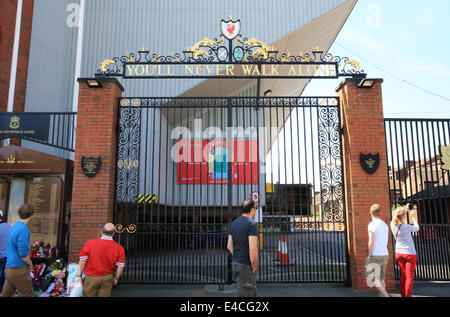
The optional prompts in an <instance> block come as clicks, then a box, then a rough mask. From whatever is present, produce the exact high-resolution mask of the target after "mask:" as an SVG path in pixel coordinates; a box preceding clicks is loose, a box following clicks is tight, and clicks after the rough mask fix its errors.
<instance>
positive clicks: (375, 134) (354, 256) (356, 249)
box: [338, 79, 395, 290]
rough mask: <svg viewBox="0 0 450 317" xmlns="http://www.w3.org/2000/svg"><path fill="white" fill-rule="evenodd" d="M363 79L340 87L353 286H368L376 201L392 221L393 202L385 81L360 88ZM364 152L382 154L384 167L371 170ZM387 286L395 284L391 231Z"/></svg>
mask: <svg viewBox="0 0 450 317" xmlns="http://www.w3.org/2000/svg"><path fill="white" fill-rule="evenodd" d="M358 83H359V80H353V79H348V80H346V81H345V82H344V83H343V84H342V85H341V86H340V87H339V88H338V93H339V97H340V99H341V107H342V110H341V117H342V124H343V149H344V153H343V156H344V173H345V185H346V188H345V197H346V209H347V226H348V227H347V231H348V246H349V256H350V277H351V283H352V287H353V288H355V289H361V290H367V289H368V286H367V283H366V279H365V274H364V264H365V260H366V257H367V254H368V232H367V226H368V224H369V222H370V221H371V216H370V213H369V209H370V206H371V205H373V204H379V205H381V218H382V219H383V220H384V221H385V222H386V224H387V225H389V222H390V219H391V218H390V205H389V188H388V181H387V174H386V173H387V172H386V166H387V156H386V141H385V130H384V117H383V102H382V92H381V83H382V80H378V81H377V82H376V84H375V86H374V87H373V88H370V89H367V88H359V87H358ZM360 153H364V154H368V153H372V154H377V153H379V154H380V167H379V168H378V170H377V171H376V173H375V174H373V175H369V174H367V173H366V172H365V171H364V170H363V169H362V167H361V164H360ZM389 239H390V241H389V244H388V248H389V252H390V258H389V264H388V267H387V271H386V286H387V288H388V289H390V290H392V289H394V288H395V279H394V267H393V260H392V245H391V235H389Z"/></svg>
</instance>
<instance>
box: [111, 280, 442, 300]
mask: <svg viewBox="0 0 450 317" xmlns="http://www.w3.org/2000/svg"><path fill="white" fill-rule="evenodd" d="M412 293H413V297H450V281H448V282H428V281H415V282H414V288H413V292H412ZM389 295H390V296H391V297H400V291H399V289H398V282H397V290H394V291H390V292H389ZM258 296H259V297H378V292H377V291H357V290H355V289H353V288H351V287H346V286H345V285H343V284H259V285H258ZM111 297H184V298H188V297H229V298H234V297H236V290H235V285H229V286H224V287H223V289H220V288H219V286H218V285H206V286H205V285H142V284H136V285H131V284H119V285H118V286H117V287H115V288H114V289H113V290H112V293H111Z"/></svg>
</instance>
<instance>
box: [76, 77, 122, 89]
mask: <svg viewBox="0 0 450 317" xmlns="http://www.w3.org/2000/svg"><path fill="white" fill-rule="evenodd" d="M92 79H96V80H98V81H99V82H100V83H102V82H114V83H116V85H117V86H118V87H119V88H120V90H122V92H124V91H125V88H123V86H122V84H121V83H120V81H118V80H117V78H110V77H99V76H96V77H80V78H78V79H77V81H78V82H79V83H86V84H87V82H88V80H92Z"/></svg>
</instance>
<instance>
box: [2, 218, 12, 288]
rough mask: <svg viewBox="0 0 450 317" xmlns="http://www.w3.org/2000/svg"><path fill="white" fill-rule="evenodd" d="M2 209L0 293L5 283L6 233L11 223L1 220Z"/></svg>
mask: <svg viewBox="0 0 450 317" xmlns="http://www.w3.org/2000/svg"><path fill="white" fill-rule="evenodd" d="M3 218H4V215H3V210H0V293H1V292H2V290H3V283H5V266H6V244H7V242H8V233H9V229H11V225H10V224H9V223H7V222H6V221H4V220H3Z"/></svg>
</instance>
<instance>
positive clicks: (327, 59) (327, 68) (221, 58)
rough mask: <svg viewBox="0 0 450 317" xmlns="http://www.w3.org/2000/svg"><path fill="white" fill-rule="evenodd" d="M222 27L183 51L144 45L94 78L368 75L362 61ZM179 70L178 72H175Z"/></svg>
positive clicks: (234, 25) (235, 25)
mask: <svg viewBox="0 0 450 317" xmlns="http://www.w3.org/2000/svg"><path fill="white" fill-rule="evenodd" d="M224 23H225V25H224ZM227 23H228V24H227ZM221 29H222V34H221V35H219V36H218V37H216V38H213V39H210V38H207V37H205V38H203V39H202V40H200V41H198V42H197V43H195V44H193V45H192V46H189V47H188V48H186V49H185V50H184V51H182V52H181V53H173V52H172V53H171V54H170V55H161V53H151V52H150V51H149V50H148V49H147V48H145V47H142V48H141V49H140V50H139V51H137V53H135V52H131V53H128V52H127V54H126V55H123V56H121V57H113V58H110V59H105V60H104V61H103V62H101V64H100V68H99V69H98V70H97V73H96V75H97V76H107V77H109V76H111V77H124V78H193V77H195V78H338V77H340V76H344V77H361V78H364V77H366V74H365V72H364V71H363V70H362V69H361V66H360V64H359V62H358V61H356V60H350V59H349V58H347V57H339V56H334V55H333V54H331V53H326V52H324V51H323V50H321V49H320V48H316V49H314V50H313V51H312V52H310V53H303V52H299V53H298V55H292V54H291V53H289V52H280V51H279V50H277V49H276V48H275V47H272V46H269V45H267V44H266V43H265V42H263V41H261V40H259V39H257V38H254V37H252V38H247V37H244V36H243V35H242V34H241V33H236V32H239V31H240V21H239V20H237V21H231V19H230V20H229V21H223V20H222V28H221ZM228 32H231V33H228ZM180 65H185V67H179V66H180ZM189 65H191V66H193V65H196V66H199V65H203V66H204V67H205V68H201V67H202V66H200V68H195V69H194V68H189ZM207 66H208V67H207ZM245 66H247V67H245ZM250 66H253V67H250ZM239 67H240V69H238V68H239ZM282 67H283V69H282ZM177 68H178V69H179V71H180V73H177V71H176V69H177ZM239 70H240V71H241V72H239Z"/></svg>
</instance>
